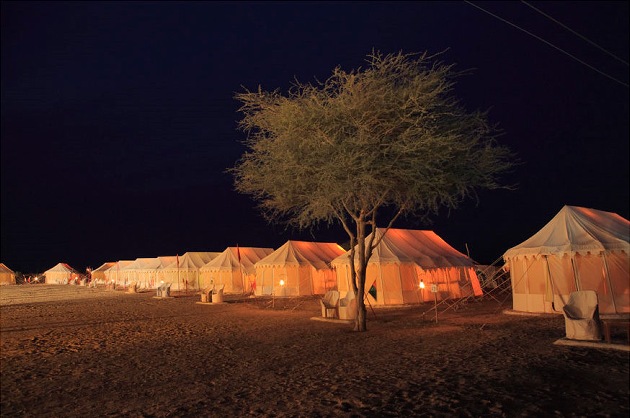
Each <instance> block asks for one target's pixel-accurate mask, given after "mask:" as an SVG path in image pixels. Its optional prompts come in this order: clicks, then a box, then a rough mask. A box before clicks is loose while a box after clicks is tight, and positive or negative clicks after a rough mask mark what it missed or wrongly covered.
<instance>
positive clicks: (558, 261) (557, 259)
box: [503, 206, 630, 314]
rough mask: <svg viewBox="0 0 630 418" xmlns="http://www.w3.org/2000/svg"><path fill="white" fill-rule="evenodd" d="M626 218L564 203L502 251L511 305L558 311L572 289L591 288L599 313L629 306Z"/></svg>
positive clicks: (629, 247)
mask: <svg viewBox="0 0 630 418" xmlns="http://www.w3.org/2000/svg"><path fill="white" fill-rule="evenodd" d="M629 235H630V222H629V221H628V220H627V219H625V218H623V217H621V216H619V215H618V214H616V213H612V212H604V211H600V210H596V209H588V208H583V207H578V206H564V207H563V208H562V209H561V210H560V212H558V214H557V215H556V216H555V217H553V219H551V221H549V222H548V223H547V224H546V225H545V226H544V227H543V228H542V229H541V230H540V231H538V232H537V233H536V234H534V235H533V236H532V237H530V238H529V239H527V240H526V241H524V242H522V243H521V244H519V245H517V246H515V247H513V248H510V249H509V250H508V251H506V252H505V254H503V258H504V260H505V263H506V264H507V266H508V268H509V271H510V278H511V281H512V296H513V298H512V304H513V309H514V310H515V311H522V312H540V313H542V312H547V313H552V312H555V313H562V307H563V306H564V305H565V304H566V303H567V302H568V300H569V295H570V294H571V292H574V291H577V290H594V291H595V292H597V297H598V300H599V312H600V313H601V314H622V313H623V314H625V313H629V312H630V301H629V287H630V267H629V264H630V258H629V254H630V244H629V243H628V241H629V240H628V237H629Z"/></svg>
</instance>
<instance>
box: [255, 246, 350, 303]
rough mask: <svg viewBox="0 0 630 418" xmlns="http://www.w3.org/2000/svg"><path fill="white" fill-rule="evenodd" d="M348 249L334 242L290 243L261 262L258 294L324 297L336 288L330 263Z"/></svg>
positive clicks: (258, 269)
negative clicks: (327, 292)
mask: <svg viewBox="0 0 630 418" xmlns="http://www.w3.org/2000/svg"><path fill="white" fill-rule="evenodd" d="M344 252H345V250H344V249H343V248H342V247H341V246H339V245H338V244H335V243H332V242H307V241H287V242H286V243H285V244H284V245H282V247H280V248H278V249H277V250H276V251H274V252H273V253H271V254H270V255H268V256H267V257H265V258H263V259H262V260H260V261H259V262H258V263H256V265H255V266H254V267H255V269H256V290H255V294H256V295H270V294H274V295H276V296H303V295H323V294H324V293H326V291H327V290H330V289H333V288H334V287H335V286H336V277H335V271H334V270H333V268H332V267H331V266H330V262H331V261H332V260H333V259H334V258H336V257H338V256H339V255H341V254H343V253H344Z"/></svg>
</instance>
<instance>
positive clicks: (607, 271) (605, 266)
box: [602, 251, 617, 313]
mask: <svg viewBox="0 0 630 418" xmlns="http://www.w3.org/2000/svg"><path fill="white" fill-rule="evenodd" d="M607 253H608V251H602V258H603V259H604V271H605V272H606V278H605V279H607V281H608V289H609V291H610V299H611V300H612V305H613V309H614V310H615V313H617V303H616V302H615V292H613V288H612V282H611V281H610V270H609V269H608V259H607V257H606V255H607Z"/></svg>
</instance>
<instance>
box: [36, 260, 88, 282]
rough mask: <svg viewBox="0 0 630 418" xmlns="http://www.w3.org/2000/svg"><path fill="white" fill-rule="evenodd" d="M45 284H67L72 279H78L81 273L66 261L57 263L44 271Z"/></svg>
mask: <svg viewBox="0 0 630 418" xmlns="http://www.w3.org/2000/svg"><path fill="white" fill-rule="evenodd" d="M44 274H45V275H46V284H68V283H71V282H72V281H73V280H80V277H81V275H80V274H79V272H77V271H76V270H75V269H73V268H72V267H70V266H69V265H67V264H66V263H59V264H57V265H56V266H54V267H52V268H51V269H49V270H46V271H45V272H44Z"/></svg>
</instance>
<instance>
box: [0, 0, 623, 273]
mask: <svg viewBox="0 0 630 418" xmlns="http://www.w3.org/2000/svg"><path fill="white" fill-rule="evenodd" d="M474 4H476V5H478V6H480V7H482V8H484V9H486V10H488V11H489V12H491V13H493V14H496V15H497V16H500V17H501V18H503V19H506V20H508V21H509V22H511V23H512V24H514V25H517V26H519V27H521V28H523V29H526V30H527V31H529V32H531V33H533V34H535V35H536V36H538V37H540V38H542V39H544V40H545V41H547V42H549V43H551V44H553V45H555V46H556V47H557V48H554V47H552V46H550V45H548V44H546V43H544V42H542V41H541V40H539V39H535V38H534V37H532V36H530V35H528V34H527V33H524V32H523V31H520V30H519V29H517V28H515V27H513V26H511V25H510V24H508V23H506V22H503V21H501V20H499V19H498V18H496V17H493V16H490V15H489V14H488V13H485V12H483V11H481V10H479V9H477V8H475V7H473V6H472V5H471V4H468V3H465V2H391V1H389V2H356V1H353V2H190V3H188V2H92V1H90V2H67V3H66V2H50V1H46V2H41V3H40V2H24V1H21V2H8V1H3V2H2V63H1V65H2V91H1V93H2V103H1V104H2V108H1V112H2V113H1V115H2V137H1V140H2V143H1V145H2V148H1V151H2V156H1V158H2V160H1V164H2V165H1V181H2V183H1V187H2V189H1V193H2V196H1V198H2V202H1V203H2V213H1V215H2V224H1V227H2V247H1V250H2V251H1V260H0V261H2V262H4V263H5V264H7V265H8V266H9V267H10V268H12V269H13V270H17V271H21V272H25V273H37V272H42V271H44V270H46V269H48V268H50V267H52V266H54V265H55V264H56V263H58V262H66V263H69V264H70V265H71V266H73V267H74V268H76V269H79V270H84V269H85V268H86V267H87V266H91V267H98V266H99V265H100V264H102V263H103V262H106V261H116V260H126V259H135V258H138V257H156V256H160V255H175V254H183V253H184V252H186V251H222V250H224V249H225V248H226V247H227V246H235V245H236V244H237V243H238V244H239V245H240V246H261V247H273V248H277V247H279V246H280V245H282V244H283V243H284V242H285V241H286V240H287V239H289V238H291V239H304V240H312V241H327V242H328V241H334V242H338V243H340V244H343V243H345V242H346V241H347V236H346V235H345V233H344V231H343V229H342V228H341V227H340V226H334V227H330V228H328V227H322V228H318V229H315V230H312V231H304V232H300V231H295V230H285V228H284V227H283V226H278V225H275V226H274V225H269V224H267V223H266V221H264V220H263V219H262V218H261V216H260V215H259V212H258V211H257V210H256V208H255V202H253V201H252V200H251V199H250V198H249V197H247V196H241V195H238V194H237V193H236V192H234V191H233V182H232V178H231V176H230V175H228V174H226V173H225V170H226V169H227V168H229V167H232V166H233V165H234V163H235V161H236V160H237V159H238V158H239V156H240V155H241V153H242V152H243V151H244V147H243V145H242V143H241V141H242V140H243V139H244V138H245V135H244V134H243V133H242V132H240V131H238V130H237V122H238V120H239V119H240V118H241V115H240V114H239V113H238V112H237V109H238V107H239V103H238V102H237V101H236V100H235V99H234V94H235V93H236V92H239V91H242V89H243V87H246V88H249V89H255V88H257V87H258V85H261V86H262V88H263V89H265V90H274V89H281V90H282V91H285V92H286V89H287V87H288V86H289V85H290V83H291V81H292V80H293V79H294V78H297V79H298V80H300V81H302V82H310V81H314V80H315V79H316V78H317V79H325V78H327V77H328V76H329V75H330V74H331V72H332V70H333V68H334V67H336V66H338V65H339V66H341V67H342V68H343V69H345V70H347V71H349V70H351V69H354V68H357V67H360V66H364V65H365V58H366V55H367V54H369V53H370V52H371V51H372V50H373V49H376V50H380V51H381V52H383V53H395V52H398V51H402V52H406V53H410V52H423V51H428V52H430V53H436V52H441V51H445V53H444V54H443V55H442V59H443V60H444V61H445V62H447V63H456V64H457V69H461V70H464V69H472V70H473V71H472V72H471V74H470V75H467V76H465V77H463V78H460V79H459V81H458V84H457V86H456V88H455V94H456V96H457V97H459V98H460V99H461V100H462V102H463V104H464V105H465V107H466V108H467V109H468V110H469V111H473V110H477V109H481V110H485V109H489V110H490V113H489V119H490V121H491V122H493V123H497V124H498V125H499V126H500V128H502V129H503V131H504V132H505V134H504V135H503V136H502V137H501V139H500V140H501V143H502V144H505V145H507V146H508V147H510V148H511V149H512V150H513V151H514V152H515V153H516V154H517V155H518V158H519V159H520V160H521V161H522V164H521V165H519V166H518V167H517V168H516V169H515V170H514V172H513V173H511V174H510V175H508V176H506V177H504V180H505V182H507V183H518V189H517V190H515V191H508V190H498V191H484V192H481V193H480V195H479V202H476V201H474V200H470V201H467V202H466V203H465V204H463V205H462V206H461V208H460V209H459V210H457V211H455V212H452V213H450V214H448V213H447V212H444V213H442V214H440V215H439V216H437V217H435V218H434V219H433V222H432V223H431V224H426V223H425V224H423V223H420V222H419V221H418V220H415V219H405V220H402V221H400V222H398V223H397V224H396V225H395V227H408V228H417V229H433V230H434V231H435V232H436V233H437V234H438V235H440V236H441V237H442V238H444V239H445V240H446V241H447V242H449V243H450V244H451V245H452V246H453V247H455V248H456V249H458V250H459V251H462V252H466V244H467V245H468V248H469V250H470V255H471V256H472V257H473V258H474V259H476V260H477V261H478V262H481V263H490V262H492V261H494V260H495V259H497V258H498V257H499V256H501V254H503V252H505V251H506V250H507V249H508V248H510V247H512V246H514V245H516V244H518V243H520V242H522V241H523V240H525V239H526V238H528V237H529V236H531V235H532V234H533V233H535V232H536V231H538V230H539V229H540V228H541V227H542V226H543V225H544V224H546V223H547V222H548V221H549V220H550V219H551V218H552V217H553V216H554V215H555V214H556V213H557V212H558V211H559V210H560V209H561V208H562V206H563V205H575V206H586V207H591V208H595V209H600V210H604V211H610V212H616V213H618V214H620V215H621V216H623V217H625V218H628V210H629V207H628V206H629V205H628V202H629V195H628V189H629V185H628V179H629V177H630V176H629V172H628V167H629V165H628V158H629V157H628V156H629V150H628V137H629V132H628V114H629V110H628V103H629V100H628V92H629V89H628V73H629V71H628V65H627V62H628V51H629V47H628V38H629V34H628V21H629V17H628V2H564V1H563V2H539V1H532V2H528V3H527V4H526V3H522V2H486V1H479V2H474ZM528 4H529V5H532V6H534V7H536V8H538V9H540V10H541V11H543V12H544V13H546V14H548V15H549V16H551V17H552V18H554V19H556V20H557V21H559V22H561V23H562V24H564V25H566V26H567V27H569V28H571V29H572V30H574V31H576V32H578V33H579V34H580V35H582V36H583V37H585V38H587V39H588V40H589V41H591V42H594V43H596V44H597V45H599V46H600V47H602V48H604V49H605V50H606V51H608V52H609V53H610V54H612V55H615V56H616V57H618V58H615V57H613V56H611V55H610V54H609V53H607V52H604V51H602V50H601V49H598V48H597V47H596V46H593V45H592V44H590V43H589V42H587V41H586V40H584V39H581V38H580V37H578V36H576V35H575V34H573V33H571V32H569V31H568V30H566V29H564V28H563V27H562V26H560V25H559V24H557V23H555V22H554V21H552V20H550V19H549V18H547V17H545V16H544V15H542V14H540V13H538V12H537V11H536V10H533V9H532V8H531V7H528ZM560 50H563V51H565V52H566V53H568V54H571V55H572V56H573V57H575V58H572V57H570V56H568V55H567V54H565V53H564V52H562V51H560ZM577 59H579V60H581V61H583V62H582V63H581V62H578V61H577ZM619 59H620V60H621V61H620V60H619ZM622 61H625V63H624V62H622ZM586 64H588V65H590V66H592V67H594V68H595V69H593V68H589V67H588V66H587V65H586ZM602 73H603V74H602ZM614 79H616V80H614Z"/></svg>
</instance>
